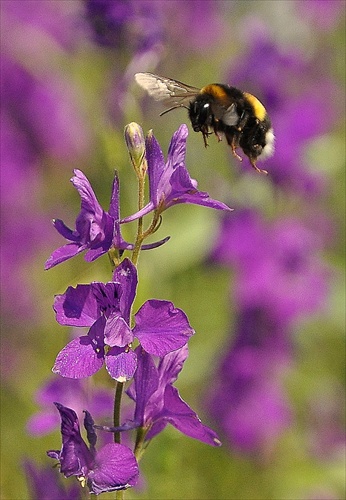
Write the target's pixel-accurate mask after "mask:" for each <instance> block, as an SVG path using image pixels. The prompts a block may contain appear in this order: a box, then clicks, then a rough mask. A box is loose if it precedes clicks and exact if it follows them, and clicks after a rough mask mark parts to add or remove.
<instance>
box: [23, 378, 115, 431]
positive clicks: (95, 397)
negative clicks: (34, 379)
mask: <svg viewBox="0 0 346 500" xmlns="http://www.w3.org/2000/svg"><path fill="white" fill-rule="evenodd" d="M84 382H85V381H83V380H75V379H70V378H63V377H55V378H53V379H50V380H49V381H48V382H46V383H45V384H44V385H43V386H42V387H41V388H40V389H39V390H38V391H37V392H36V397H35V399H36V402H37V403H38V404H39V405H40V406H41V409H40V411H38V412H37V413H36V414H34V415H33V416H32V417H31V418H30V419H29V420H28V422H27V430H28V432H29V433H30V434H32V435H36V436H37V435H44V434H46V433H48V432H52V431H53V430H55V428H56V427H57V426H58V425H59V422H60V419H59V416H58V414H57V412H56V411H55V410H54V408H53V406H52V403H53V402H54V401H57V400H59V401H62V402H63V403H64V405H65V406H68V407H71V406H73V408H75V410H76V412H77V414H78V415H79V416H81V415H82V412H83V409H84V408H85V407H88V408H89V409H90V411H91V413H92V414H93V415H94V416H95V417H104V416H106V415H109V414H110V413H111V412H112V409H113V404H114V401H113V396H112V394H111V393H110V391H109V390H107V389H103V388H99V387H98V388H94V389H93V390H92V391H90V387H87V386H86V385H85V384H84Z"/></svg>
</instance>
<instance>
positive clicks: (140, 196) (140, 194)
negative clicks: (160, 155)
mask: <svg viewBox="0 0 346 500" xmlns="http://www.w3.org/2000/svg"><path fill="white" fill-rule="evenodd" d="M143 161H145V162H146V159H145V158H144V159H143ZM144 186H145V176H144V175H143V176H138V210H141V209H142V208H143V207H144V203H145V196H144ZM143 240H144V237H143V217H140V218H139V219H138V226H137V238H136V243H135V248H134V249H133V252H132V262H133V264H134V265H135V266H137V263H138V257H139V252H140V250H141V246H142V243H143Z"/></svg>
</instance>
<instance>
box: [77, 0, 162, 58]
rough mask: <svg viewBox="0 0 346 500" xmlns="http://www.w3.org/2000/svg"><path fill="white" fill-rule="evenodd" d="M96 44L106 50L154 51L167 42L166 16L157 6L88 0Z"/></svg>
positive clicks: (123, 0)
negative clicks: (164, 30) (163, 26)
mask: <svg viewBox="0 0 346 500" xmlns="http://www.w3.org/2000/svg"><path fill="white" fill-rule="evenodd" d="M85 8H86V18H87V20H88V22H89V23H90V26H91V28H92V31H93V38H94V41H95V42H96V43H97V44H99V45H101V46H104V47H114V48H119V49H121V48H123V49H124V48H126V49H128V48H132V49H133V50H135V51H136V52H140V53H143V52H146V51H149V50H151V49H152V48H153V47H154V46H155V45H156V44H158V43H162V41H163V36H164V35H163V29H162V16H161V14H160V9H159V8H157V6H156V5H155V2H154V3H153V2H150V1H145V0H144V1H143V0H142V1H141V2H137V1H136V0H111V1H109V0H86V2H85Z"/></svg>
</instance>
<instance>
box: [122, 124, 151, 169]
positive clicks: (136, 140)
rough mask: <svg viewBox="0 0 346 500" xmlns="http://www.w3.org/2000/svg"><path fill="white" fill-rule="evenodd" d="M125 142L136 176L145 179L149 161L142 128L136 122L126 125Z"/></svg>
mask: <svg viewBox="0 0 346 500" xmlns="http://www.w3.org/2000/svg"><path fill="white" fill-rule="evenodd" d="M125 140H126V144H127V149H128V150H129V154H130V158H131V163H132V165H133V168H134V169H135V171H136V174H137V175H138V176H139V177H141V178H143V177H144V176H145V174H146V171H147V161H146V157H145V139H144V134H143V130H142V127H141V126H140V125H138V124H137V123H135V122H132V123H130V124H129V125H126V127H125Z"/></svg>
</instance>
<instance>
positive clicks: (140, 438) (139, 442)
mask: <svg viewBox="0 0 346 500" xmlns="http://www.w3.org/2000/svg"><path fill="white" fill-rule="evenodd" d="M147 432H148V429H145V428H144V427H139V428H138V430H137V434H136V444H135V449H134V451H133V453H134V455H135V457H136V459H137V461H139V460H140V459H141V457H142V455H143V453H144V448H143V444H144V440H145V436H146V434H147Z"/></svg>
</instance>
